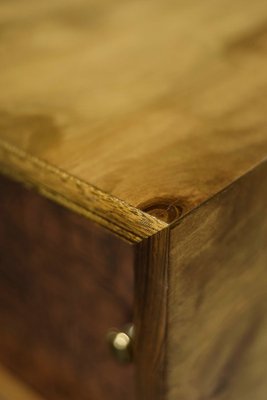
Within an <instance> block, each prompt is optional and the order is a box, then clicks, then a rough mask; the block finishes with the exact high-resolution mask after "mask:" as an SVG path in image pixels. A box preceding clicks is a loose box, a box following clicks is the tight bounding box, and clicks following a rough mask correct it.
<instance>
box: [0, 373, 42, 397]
mask: <svg viewBox="0 0 267 400" xmlns="http://www.w3.org/2000/svg"><path fill="white" fill-rule="evenodd" d="M0 400H42V399H41V397H40V396H39V395H37V393H34V392H33V391H32V390H31V389H30V388H29V387H26V386H25V385H24V384H23V383H21V382H19V381H18V380H17V379H16V378H15V377H14V376H12V375H11V374H10V372H8V371H6V370H5V369H4V368H2V367H0ZM43 400H44V399H43Z"/></svg>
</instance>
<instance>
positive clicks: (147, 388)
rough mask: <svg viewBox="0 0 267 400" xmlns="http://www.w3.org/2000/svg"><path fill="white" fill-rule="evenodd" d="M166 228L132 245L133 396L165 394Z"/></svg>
mask: <svg viewBox="0 0 267 400" xmlns="http://www.w3.org/2000/svg"><path fill="white" fill-rule="evenodd" d="M169 239H170V237H169V229H168V228H167V229H164V230H162V231H161V232H159V233H158V234H156V235H154V236H152V237H151V238H149V239H146V240H144V241H143V242H142V243H141V244H138V245H136V246H135V254H136V261H135V318H134V323H135V349H134V350H135V352H134V354H135V358H134V361H135V367H136V389H137V391H136V393H137V396H136V398H137V399H139V400H161V399H163V398H164V397H165V394H166V376H165V372H166V362H167V354H166V348H167V342H166V340H167V326H168V302H167V294H168V282H169V274H168V272H169V271H168V267H169V260H168V257H169Z"/></svg>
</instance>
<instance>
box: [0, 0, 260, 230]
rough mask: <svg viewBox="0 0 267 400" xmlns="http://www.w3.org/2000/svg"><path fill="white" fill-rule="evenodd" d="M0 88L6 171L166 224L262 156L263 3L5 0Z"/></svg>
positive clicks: (72, 198) (74, 198)
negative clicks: (101, 197)
mask: <svg viewBox="0 0 267 400" xmlns="http://www.w3.org/2000/svg"><path fill="white" fill-rule="evenodd" d="M0 87H1V91H0V165H1V168H2V170H5V172H7V173H9V171H11V174H12V175H17V176H19V177H20V178H21V179H22V180H25V181H28V183H29V182H30V183H31V184H34V185H39V189H40V190H43V192H44V191H47V190H49V191H50V192H53V193H54V194H53V196H54V197H56V196H63V197H64V201H65V203H66V202H71V203H72V204H75V207H76V206H77V207H78V206H81V204H82V206H83V207H84V208H85V209H86V210H87V212H89V213H90V210H92V207H95V208H97V207H98V208H101V207H102V206H96V205H95V204H94V205H93V206H92V204H91V203H92V199H93V198H94V196H95V194H94V193H93V194H92V193H91V192H90V190H94V188H96V190H99V192H100V193H101V194H103V195H105V193H107V194H108V196H111V198H112V201H111V203H112V204H111V205H110V209H109V214H112V213H113V210H114V207H115V208H116V206H117V205H118V203H117V198H118V199H120V200H122V203H120V202H119V206H118V208H119V211H118V213H120V212H121V208H126V209H127V210H126V211H127V212H128V211H129V209H130V214H131V213H132V217H131V218H132V219H133V220H134V223H137V224H139V223H140V219H141V220H142V218H146V217H144V215H143V213H140V214H138V216H137V214H136V212H135V208H138V209H141V210H144V211H146V212H148V213H151V214H152V215H154V216H156V217H158V218H159V219H161V220H163V221H165V222H167V223H169V222H171V221H173V220H175V219H177V218H178V217H179V215H180V214H181V213H182V212H187V211H190V210H191V209H192V208H194V207H196V206H197V205H199V204H200V203H202V202H203V201H205V200H207V199H208V198H210V197H211V196H213V195H214V194H215V193H217V192H219V191H221V190H222V189H223V188H225V187H226V186H228V185H229V184H231V183H232V182H233V181H234V180H235V179H237V178H239V177H240V176H242V175H243V174H245V173H246V172H247V171H248V170H250V169H252V168H254V167H255V166H256V165H258V164H259V163H261V162H262V161H263V160H264V159H265V158H266V155H267V2H266V1H262V0H255V1H254V2H251V1H249V0H242V1H241V0H236V1H234V2H233V1H232V0H218V1H216V2H214V1H212V0H203V1H201V2H199V1H197V0H187V1H182V0H181V1H174V0H157V1H153V2H152V1H151V0H146V1H144V0H140V1H138V0H135V1H131V0H124V1H121V0H116V1H115V0H113V1H107V0H101V1H99V0H90V1H88V0H76V1H70V0H53V1H52V0H50V1H47V2H41V1H36V0H19V1H18V0H13V1H10V0H2V1H1V3H0ZM40 160H41V161H40ZM56 175H58V176H59V175H60V179H58V180H57V179H55V176H56ZM29 177H30V178H29ZM66 182H68V183H66ZM82 185H83V187H84V188H86V190H87V192H88V191H89V192H90V193H89V194H88V193H87V194H88V198H89V200H88V199H87V200H86V202H87V203H86V205H85V204H84V202H85V200H84V192H85V190H82V189H81V186H82ZM92 188H93V189H92ZM53 196H52V195H51V196H50V197H53ZM105 201H106V200H105ZM62 202H63V200H62ZM124 202H125V203H124ZM106 203H107V202H106ZM121 204H123V206H121ZM128 206H129V208H127V207H128ZM131 206H133V208H131ZM72 208H74V206H73V207H72ZM103 210H104V208H103V207H102V208H101V210H100V211H99V210H95V209H94V214H96V213H97V212H98V215H100V214H101V215H100V217H101V218H102V217H103V215H105V212H104V211H103ZM110 218H111V219H112V218H113V216H111V217H110ZM127 218H128V219H129V218H130V217H128V216H127V217H125V220H127ZM138 218H139V219H138ZM151 221H152V222H151ZM150 223H151V224H152V225H153V224H154V223H155V224H156V225H157V223H158V222H155V221H154V220H149V222H147V221H145V222H144V226H147V224H148V225H149V224H150ZM158 228H159V226H154V227H153V228H151V232H152V231H153V230H155V231H157V230H158ZM151 232H150V233H151ZM147 234H148V233H147ZM135 235H136V236H138V235H139V236H142V235H143V233H140V232H138V233H136V232H135ZM126 236H127V235H126Z"/></svg>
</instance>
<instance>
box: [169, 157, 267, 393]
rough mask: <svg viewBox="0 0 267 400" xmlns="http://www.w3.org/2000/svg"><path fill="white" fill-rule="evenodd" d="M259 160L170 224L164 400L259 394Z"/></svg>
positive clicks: (262, 382)
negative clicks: (171, 226) (248, 169)
mask: <svg viewBox="0 0 267 400" xmlns="http://www.w3.org/2000/svg"><path fill="white" fill-rule="evenodd" d="M266 182H267V162H265V163H262V164H261V165H259V166H258V167H257V168H255V169H254V170H253V171H251V172H250V173H248V174H247V175H245V176H244V177H242V178H241V179H239V180H238V181H236V182H234V183H233V185H231V186H230V187H229V188H227V189H225V190H224V191H223V192H221V193H219V194H218V195H217V196H215V197H214V198H212V199H210V200H209V202H207V203H206V204H203V205H202V206H201V207H199V208H198V209H196V210H195V211H194V212H192V213H191V214H189V215H187V216H185V217H184V218H183V219H182V220H180V222H179V224H178V225H177V226H175V227H173V229H172V230H171V241H170V269H169V271H170V274H169V281H168V282H169V293H168V328H167V331H168V334H167V347H168V352H167V358H166V368H167V375H166V376H167V379H166V385H167V390H166V392H165V396H164V399H168V400H177V399H179V400H180V399H181V400H240V399H242V400H252V399H253V400H265V399H266V395H267V340H266V337H267V185H266Z"/></svg>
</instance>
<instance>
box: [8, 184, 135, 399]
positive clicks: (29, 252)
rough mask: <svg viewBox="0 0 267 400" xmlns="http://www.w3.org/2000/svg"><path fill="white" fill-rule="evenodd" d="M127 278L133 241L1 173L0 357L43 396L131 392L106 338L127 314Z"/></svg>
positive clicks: (127, 370)
mask: <svg viewBox="0 0 267 400" xmlns="http://www.w3.org/2000/svg"><path fill="white" fill-rule="evenodd" d="M133 281H134V277H133V248H132V246H130V245H129V244H128V243H126V242H124V241H122V240H121V239H119V238H118V237H116V236H115V235H113V234H111V233H109V232H108V231H106V230H105V229H104V228H102V227H100V226H97V225H95V224H94V223H92V222H90V221H89V220H87V219H85V218H83V217H81V216H79V215H77V214H75V213H72V212H70V211H69V210H67V209H64V208H63V207H60V206H58V205H56V204H54V203H52V202H50V201H49V200H46V199H45V198H43V197H41V196H39V195H38V194H35V193H34V192H32V191H28V190H26V189H24V188H23V187H22V186H20V185H18V184H17V183H13V182H11V181H9V180H7V179H4V178H1V179H0V360H1V362H2V364H3V365H5V366H7V367H8V368H9V369H10V370H12V371H13V372H14V373H15V374H16V375H17V376H18V377H20V378H21V379H22V380H24V381H25V382H27V383H28V384H30V385H32V386H33V387H34V388H36V390H38V391H39V392H40V393H41V394H42V395H43V396H44V397H45V398H46V399H47V400H77V399H79V400H92V399H94V400H103V398H109V399H114V400H115V399H116V400H119V399H125V398H126V397H127V398H128V399H132V398H133V393H134V376H133V372H134V371H133V366H129V367H127V366H125V367H121V366H120V365H118V364H117V363H116V362H115V360H113V357H112V356H111V353H110V352H109V348H108V345H107V341H106V335H107V332H108V330H109V329H110V328H112V327H118V328H121V327H122V326H123V325H124V324H126V323H128V322H131V321H132V318H133V290H134V289H133ZM12 400H14V399H12Z"/></svg>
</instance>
